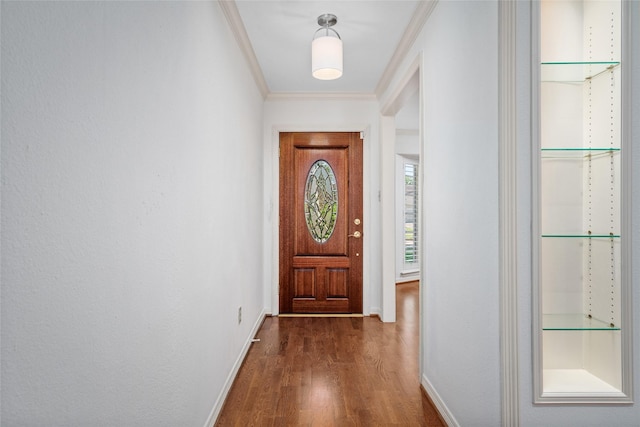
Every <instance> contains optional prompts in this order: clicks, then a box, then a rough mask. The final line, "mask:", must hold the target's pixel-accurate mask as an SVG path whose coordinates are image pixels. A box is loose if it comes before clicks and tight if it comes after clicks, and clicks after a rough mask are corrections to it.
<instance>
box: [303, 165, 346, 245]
mask: <svg viewBox="0 0 640 427" xmlns="http://www.w3.org/2000/svg"><path fill="white" fill-rule="evenodd" d="M304 216H305V218H306V220H307V228H309V233H311V237H313V240H315V241H316V242H318V243H324V242H326V241H327V240H329V238H330V237H331V235H332V234H333V229H334V228H335V227H336V219H337V218H338V185H337V183H336V175H335V174H334V173H333V169H332V168H331V166H330V165H329V163H327V162H326V161H324V160H318V161H317V162H315V163H314V164H313V165H312V166H311V169H309V175H308V176H307V184H306V186H305V189H304Z"/></svg>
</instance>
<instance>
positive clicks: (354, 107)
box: [264, 96, 382, 314]
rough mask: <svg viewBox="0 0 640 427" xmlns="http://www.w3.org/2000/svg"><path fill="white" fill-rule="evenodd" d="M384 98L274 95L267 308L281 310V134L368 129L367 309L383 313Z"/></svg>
mask: <svg viewBox="0 0 640 427" xmlns="http://www.w3.org/2000/svg"><path fill="white" fill-rule="evenodd" d="M378 111H379V106H378V102H377V101H376V100H375V99H374V98H372V97H331V96H327V97H324V98H323V97H316V98H312V97H305V96H291V97H282V98H281V97H273V98H272V99H267V101H266V102H265V107H264V192H265V195H266V197H267V199H266V200H265V206H264V209H265V215H264V217H265V221H264V232H265V236H264V239H265V245H264V249H265V259H264V283H265V289H264V292H265V307H269V308H270V309H271V312H272V313H273V314H277V313H278V280H279V279H278V227H279V224H278V208H279V206H278V200H279V198H278V195H279V188H278V180H279V175H278V173H279V158H278V147H279V132H286V131H295V132H312V131H322V132H324V131H336V132H345V131H353V132H356V131H363V132H364V151H363V157H364V159H363V161H364V171H363V175H364V176H363V178H364V197H363V204H364V212H363V222H362V226H363V232H362V235H363V239H364V248H365V251H364V254H363V279H364V284H363V310H364V314H372V313H374V314H380V312H381V306H382V302H381V289H380V287H381V282H380V271H379V269H380V235H379V232H378V230H379V229H380V214H379V210H380V209H379V205H380V203H379V199H378V193H379V190H380V182H379V176H380V172H379V162H380V160H379V157H380V156H379V154H378V153H379V149H378V147H379V137H378Z"/></svg>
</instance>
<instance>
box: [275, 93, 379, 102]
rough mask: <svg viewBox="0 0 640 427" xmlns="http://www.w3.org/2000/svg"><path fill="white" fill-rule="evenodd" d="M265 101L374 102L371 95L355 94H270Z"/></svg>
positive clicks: (373, 97) (373, 96) (374, 97)
mask: <svg viewBox="0 0 640 427" xmlns="http://www.w3.org/2000/svg"><path fill="white" fill-rule="evenodd" d="M265 100H266V101H320V100H322V101H376V100H377V97H376V95H375V94H373V93H356V92H271V93H269V94H267V96H266V99H265Z"/></svg>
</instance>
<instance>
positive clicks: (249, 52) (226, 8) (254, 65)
mask: <svg viewBox="0 0 640 427" xmlns="http://www.w3.org/2000/svg"><path fill="white" fill-rule="evenodd" d="M218 4H219V5H220V8H221V9H222V12H223V13H224V16H225V17H226V18H227V22H228V23H229V27H230V28H231V32H232V33H233V35H234V37H235V38H236V41H237V42H238V47H239V48H240V50H241V51H242V54H243V55H244V58H245V59H246V60H247V63H248V64H249V69H250V70H251V74H252V75H253V79H254V80H255V82H256V85H257V86H258V89H259V90H260V93H261V94H262V97H263V98H266V96H267V95H268V94H269V86H267V81H266V80H265V79H264V74H262V69H261V68H260V64H259V63H258V58H257V57H256V53H255V52H254V51H253V46H251V42H250V41H249V35H248V34H247V30H246V28H245V27H244V23H243V22H242V18H241V17H240V12H239V11H238V6H236V2H235V1H234V0H218Z"/></svg>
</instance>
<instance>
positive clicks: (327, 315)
mask: <svg viewBox="0 0 640 427" xmlns="http://www.w3.org/2000/svg"><path fill="white" fill-rule="evenodd" d="M278 317H364V314H357V313H280V314H278Z"/></svg>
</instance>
